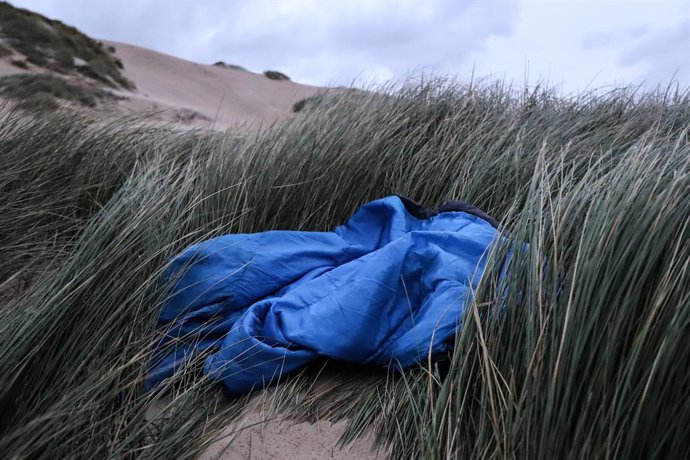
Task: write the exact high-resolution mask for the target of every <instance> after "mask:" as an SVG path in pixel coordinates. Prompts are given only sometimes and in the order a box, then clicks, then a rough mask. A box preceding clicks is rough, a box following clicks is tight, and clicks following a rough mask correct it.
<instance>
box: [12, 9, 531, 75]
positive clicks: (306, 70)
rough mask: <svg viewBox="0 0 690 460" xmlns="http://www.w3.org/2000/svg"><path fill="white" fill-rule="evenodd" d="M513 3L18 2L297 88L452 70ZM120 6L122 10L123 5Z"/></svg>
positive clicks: (504, 21) (504, 31)
mask: <svg viewBox="0 0 690 460" xmlns="http://www.w3.org/2000/svg"><path fill="white" fill-rule="evenodd" d="M518 2H519V0H464V1H457V0H428V1H426V2H418V1H414V0H378V1H376V2H372V1H368V0H350V1H348V2H340V1H338V2H335V1H333V2H331V1H318V0H283V1H277V0H273V1H272V0H252V1H251V2H247V1H239V0H233V1H205V2H195V1H189V0H177V1H171V0H139V1H136V2H122V1H118V2H115V1H112V0H103V1H99V2H98V4H97V5H98V6H97V7H96V6H95V5H94V2H93V1H91V0H18V1H17V2H16V3H18V4H22V5H23V6H26V7H28V8H32V9H36V10H38V11H39V12H41V13H43V14H46V15H49V16H53V17H58V18H60V19H63V20H65V21H66V22H69V23H72V24H73V25H76V26H77V27H79V28H81V29H82V30H84V31H85V32H86V33H88V34H90V35H93V36H96V37H101V38H106V39H115V40H119V41H125V42H130V43H133V44H138V45H141V46H145V47H150V48H153V49H156V50H159V51H163V52H167V53H170V54H173V55H178V56H181V57H184V58H187V59H191V60H195V61H199V62H214V61H216V60H224V61H227V62H233V63H236V64H239V65H243V66H245V67H247V68H249V69H251V70H255V71H261V70H265V69H268V68H276V69H278V70H283V71H285V72H286V73H288V74H289V75H290V76H291V77H293V78H294V79H296V80H298V81H307V82H312V83H317V84H319V83H321V84H323V83H325V82H327V81H337V82H339V83H349V82H350V81H351V80H352V79H354V78H356V77H357V76H358V75H360V74H361V72H363V71H366V70H368V69H374V70H375V71H376V72H378V73H383V74H390V75H396V76H402V74H404V73H405V72H408V71H412V70H416V69H420V68H431V69H440V70H445V71H454V70H456V69H457V68H458V67H460V66H462V65H466V66H469V62H467V60H468V57H469V56H470V54H471V53H472V52H473V51H476V50H479V49H481V48H482V47H483V46H484V44H485V42H486V40H487V39H488V38H489V37H491V36H494V35H508V34H510V33H511V31H512V30H513V28H514V26H515V23H516V21H517V13H518ZM124 3H126V4H125V5H123V4H124Z"/></svg>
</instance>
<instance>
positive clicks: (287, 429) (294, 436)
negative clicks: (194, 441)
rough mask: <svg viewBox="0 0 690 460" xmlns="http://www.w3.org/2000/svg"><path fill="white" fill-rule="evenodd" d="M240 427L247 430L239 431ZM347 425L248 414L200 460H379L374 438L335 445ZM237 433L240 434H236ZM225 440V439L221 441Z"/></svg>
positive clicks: (379, 454) (344, 423) (210, 447)
mask: <svg viewBox="0 0 690 460" xmlns="http://www.w3.org/2000/svg"><path fill="white" fill-rule="evenodd" d="M243 427H246V428H244V429H242V428H243ZM345 427H346V422H344V421H341V422H337V423H331V422H328V421H325V420H319V421H317V422H315V423H309V422H302V423H296V422H294V421H292V420H286V419H283V418H281V417H276V418H273V419H269V420H267V419H266V416H265V415H264V414H262V413H261V412H260V411H259V410H257V409H254V410H250V411H248V412H247V414H246V415H245V416H243V417H242V418H241V420H240V421H239V422H238V425H232V426H230V427H228V428H227V429H226V430H225V431H224V432H223V434H222V435H221V438H220V439H219V440H218V441H216V442H214V443H213V444H211V445H210V446H209V447H208V448H207V449H206V451H205V452H204V453H203V454H202V455H201V457H200V459H199V460H216V459H218V460H249V459H252V460H269V459H282V458H285V459H293V460H312V459H313V460H320V459H336V460H345V459H362V460H382V459H384V458H386V456H385V454H384V453H383V452H381V451H375V450H373V449H372V445H373V441H374V439H373V436H372V435H365V436H362V437H360V438H357V439H356V440H355V441H353V442H352V443H350V444H349V445H346V446H344V447H343V448H340V446H339V445H338V441H339V440H340V437H341V436H342V434H343V432H344V431H345ZM238 430H241V431H239V432H238ZM223 436H224V437H223Z"/></svg>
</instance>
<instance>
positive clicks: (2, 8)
mask: <svg viewBox="0 0 690 460" xmlns="http://www.w3.org/2000/svg"><path fill="white" fill-rule="evenodd" d="M0 36H2V37H3V38H4V39H5V41H6V42H7V44H8V45H10V46H11V47H12V48H14V49H15V50H16V51H18V52H19V53H21V54H23V55H24V56H26V59H27V60H28V61H29V62H30V63H31V64H34V65H36V66H38V67H42V68H46V69H50V70H54V71H57V72H61V73H73V72H76V71H78V70H80V69H75V68H74V58H75V57H76V58H79V59H83V60H84V61H85V62H87V63H88V69H89V70H88V75H87V76H88V77H89V78H92V79H94V80H96V81H98V82H100V83H103V84H106V85H108V86H112V87H121V88H125V89H132V88H133V87H134V85H133V83H132V82H130V81H129V80H127V79H126V78H125V77H124V76H123V75H122V73H121V72H120V70H121V69H122V67H121V66H119V65H118V64H117V61H116V58H115V57H114V56H112V55H111V54H110V53H108V52H107V50H105V49H104V47H103V44H102V43H99V42H96V41H95V40H92V39H91V38H89V37H87V36H86V35H84V34H83V33H81V32H80V31H78V30H77V29H75V28H74V27H71V26H68V25H65V24H63V23H62V22H60V21H56V20H52V19H48V18H45V17H43V16H41V15H39V14H36V13H33V12H31V11H28V10H25V9H21V8H15V7H13V6H12V5H10V4H9V3H7V2H0Z"/></svg>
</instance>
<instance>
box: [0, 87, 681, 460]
mask: <svg viewBox="0 0 690 460" xmlns="http://www.w3.org/2000/svg"><path fill="white" fill-rule="evenodd" d="M689 96H690V93H688V92H687V91H684V90H682V89H679V88H674V87H669V88H664V89H659V90H656V91H643V90H641V89H635V88H619V89H611V90H608V91H604V90H598V91H592V92H590V93H587V94H581V95H576V96H563V95H559V94H557V93H556V92H555V91H554V90H551V89H549V88H544V87H536V88H525V89H521V90H516V89H514V88H511V87H508V86H506V85H504V84H501V83H476V82H475V83H471V84H462V83H458V82H454V81H449V80H448V81H447V80H442V79H430V80H421V81H410V82H408V84H406V85H404V86H402V87H400V88H394V87H392V86H391V87H388V88H380V89H379V91H370V92H365V91H342V92H338V93H328V94H325V95H323V97H321V99H320V100H319V104H318V105H316V106H314V107H312V108H311V109H310V110H302V111H300V112H299V113H297V114H295V116H294V117H293V118H291V119H290V120H289V121H287V122H285V123H282V124H278V125H275V126H272V127H270V128H269V129H266V130H265V131H262V132H261V133H259V134H253V135H246V134H245V135H240V134H237V133H232V132H228V133H216V132H210V131H181V130H179V129H174V128H166V127H155V126H151V125H148V124H146V123H143V122H142V120H131V119H118V120H110V121H103V120H93V119H90V118H88V115H85V114H80V113H78V112H74V111H71V110H69V109H67V108H64V109H61V110H57V111H54V112H51V113H44V114H41V116H40V117H39V116H33V117H31V116H28V117H27V112H26V111H9V110H5V111H4V114H3V115H2V117H3V118H2V124H1V125H0V164H2V165H3V168H2V169H1V170H0V216H2V219H0V251H2V254H3V257H2V258H0V413H2V414H3V416H2V419H1V420H0V452H4V453H6V454H7V456H8V457H10V458H12V457H17V458H21V457H32V458H81V457H83V458H87V457H88V458H105V457H108V458H123V457H127V458H129V457H151V458H165V457H171V456H175V457H179V458H193V457H195V456H197V455H198V454H199V453H200V452H202V451H203V449H204V448H205V446H207V445H208V443H209V442H211V441H212V440H213V438H214V436H216V435H217V434H218V433H220V430H221V428H222V427H224V426H227V424H228V423H230V422H231V421H232V420H234V419H236V418H237V417H238V415H239V414H240V412H241V410H242V408H243V407H245V405H246V404H247V401H248V398H238V399H228V398H226V397H225V396H223V395H222V394H221V393H220V391H219V390H218V388H217V387H215V386H214V385H212V384H210V383H209V382H207V381H205V380H204V379H203V377H200V376H199V373H198V366H197V364H198V362H192V363H190V366H189V367H188V368H187V369H186V370H185V371H183V372H180V373H179V374H178V375H177V376H176V377H175V378H174V379H173V380H172V381H169V382H167V383H166V384H165V385H164V387H162V388H159V389H158V390H156V391H154V392H146V391H145V389H144V380H145V377H146V368H147V364H148V359H149V353H150V349H151V343H152V341H153V340H155V338H156V337H157V335H156V334H157V331H155V322H156V315H157V311H158V309H159V308H160V306H161V304H162V302H164V300H165V294H166V289H165V286H161V284H160V282H159V279H160V274H161V272H162V270H163V269H164V267H165V265H166V263H167V261H168V260H169V258H170V257H172V256H173V255H175V254H176V253H178V252H179V251H180V250H182V249H184V248H185V247H186V246H188V245H189V244H192V243H194V242H198V241H201V240H204V239H207V238H209V237H212V236H215V235H220V234H224V233H230V232H257V231H265V230H271V229H293V230H327V229H330V228H332V227H334V226H335V225H338V224H340V223H342V222H343V221H344V220H345V219H346V218H347V217H348V216H349V215H351V214H352V213H353V212H354V211H355V210H356V209H357V208H358V207H359V206H361V205H362V204H364V203H366V202H368V201H370V200H372V199H375V198H379V197H383V196H386V195H390V194H394V193H397V194H402V195H406V196H409V197H411V198H413V199H415V200H416V201H418V202H420V203H422V204H424V205H426V206H429V207H433V206H436V205H439V204H441V203H443V202H445V201H447V200H449V199H463V200H466V201H470V202H472V203H474V204H475V205H477V206H479V207H480V208H482V209H483V210H485V211H486V212H488V213H489V214H491V215H492V216H494V217H495V218H497V219H498V220H499V221H501V223H502V225H503V226H504V227H505V229H506V235H509V242H510V244H506V245H502V246H500V247H499V246H496V247H495V248H494V252H493V253H492V256H491V261H492V262H491V263H490V264H489V265H488V267H489V268H488V269H487V270H486V272H485V273H484V276H483V278H482V282H481V283H480V287H479V289H478V290H477V292H476V293H475V296H474V298H473V300H472V302H471V303H469V304H468V305H467V306H466V308H465V314H464V316H463V328H462V332H461V333H460V334H459V335H458V336H457V337H456V341H455V348H454V353H453V354H452V357H451V358H450V360H449V361H447V362H424V363H422V365H421V366H420V368H418V369H411V370H409V371H407V372H405V373H402V374H396V373H387V372H384V371H380V370H372V369H354V370H353V368H351V367H347V368H342V367H339V366H338V364H337V363H323V362H320V363H317V365H315V366H312V367H310V368H308V369H306V370H304V371H303V372H301V373H299V374H298V375H293V376H285V377H284V378H283V379H282V381H281V382H280V383H279V384H278V385H277V386H276V387H275V388H273V389H271V392H270V395H271V396H270V404H271V405H272V406H273V407H275V408H276V410H277V411H280V412H282V413H284V414H286V416H290V417H295V418H296V419H307V420H310V419H311V420H313V419H315V418H319V419H324V418H325V419H329V420H338V419H342V418H345V419H347V420H348V421H349V427H348V430H347V432H346V433H345V435H344V438H343V442H347V441H348V440H351V439H354V438H356V437H358V436H359V435H361V434H363V433H366V432H371V431H373V432H375V433H376V435H377V441H378V443H379V444H380V445H381V446H382V447H383V448H385V449H386V451H387V452H388V453H389V454H390V456H391V457H393V458H448V457H458V458H475V457H482V458H544V459H547V458H548V459H551V458H572V457H578V458H579V457H605V458H682V456H683V455H685V454H687V447H688V446H689V445H690V428H688V427H689V426H690V423H688V422H690V399H689V398H687V395H688V391H689V389H690V366H688V364H687V363H690V347H688V346H687V337H688V334H690V262H689V261H690V161H688V158H690V144H689V143H688V129H689V128H690V98H689ZM525 243H527V246H525ZM525 247H526V248H527V249H526V250H525V249H516V248H525ZM508 253H510V254H511V256H510V263H509V270H508V275H507V276H501V273H500V267H503V264H504V261H505V260H506V257H507V254H508ZM324 369H326V371H324ZM324 372H330V373H334V374H336V375H339V376H340V377H338V378H341V379H346V380H347V384H343V385H333V386H330V387H328V388H324V387H323V386H322V385H318V384H316V383H315V382H317V381H318V379H319V378H321V376H322V375H323V373H324ZM152 408H158V410H153V409H152ZM152 412H156V414H153V415H152Z"/></svg>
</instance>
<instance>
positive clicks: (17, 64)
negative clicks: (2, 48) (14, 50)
mask: <svg viewBox="0 0 690 460" xmlns="http://www.w3.org/2000/svg"><path fill="white" fill-rule="evenodd" d="M10 64H12V65H13V66H15V67H18V68H20V69H25V70H26V69H28V68H29V63H28V62H26V60H25V59H12V60H11V61H10Z"/></svg>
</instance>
